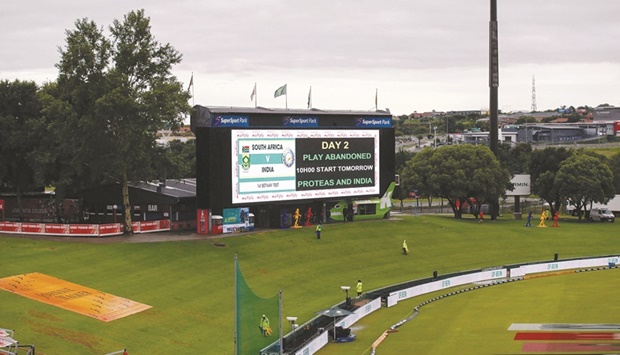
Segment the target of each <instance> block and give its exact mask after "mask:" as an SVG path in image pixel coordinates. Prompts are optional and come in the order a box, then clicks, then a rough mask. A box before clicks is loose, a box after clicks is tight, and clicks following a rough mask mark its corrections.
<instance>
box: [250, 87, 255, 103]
mask: <svg viewBox="0 0 620 355" xmlns="http://www.w3.org/2000/svg"><path fill="white" fill-rule="evenodd" d="M255 95H256V83H254V89H253V90H252V93H251V94H250V101H252V100H254V96H255Z"/></svg>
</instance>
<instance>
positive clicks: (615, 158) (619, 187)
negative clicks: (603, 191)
mask: <svg viewBox="0 0 620 355" xmlns="http://www.w3.org/2000/svg"><path fill="white" fill-rule="evenodd" d="M610 168H611V170H612V171H613V173H614V188H615V189H616V193H619V192H620V153H616V154H614V155H612V156H611V157H610Z"/></svg>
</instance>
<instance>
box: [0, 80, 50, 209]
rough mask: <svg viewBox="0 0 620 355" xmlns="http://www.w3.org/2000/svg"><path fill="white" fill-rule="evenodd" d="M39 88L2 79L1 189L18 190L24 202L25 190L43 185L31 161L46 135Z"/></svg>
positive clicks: (0, 129)
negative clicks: (37, 178)
mask: <svg viewBox="0 0 620 355" xmlns="http://www.w3.org/2000/svg"><path fill="white" fill-rule="evenodd" d="M37 90H38V87H37V85H36V84H35V83H34V82H28V81H19V80H15V81H13V82H9V81H7V80H2V81H0V190H5V191H7V190H8V191H11V192H14V193H15V194H16V196H17V200H18V204H20V205H21V196H22V193H23V192H25V191H33V190H34V188H35V186H36V185H39V186H40V184H41V182H40V181H37V180H36V177H35V172H34V168H33V165H32V164H31V161H32V158H33V157H34V156H35V155H36V151H37V149H36V147H37V142H38V141H39V140H40V138H41V137H40V134H42V131H41V130H40V129H38V127H39V126H40V124H39V118H40V110H41V105H40V102H39V99H38V96H37ZM20 208H21V207H20Z"/></svg>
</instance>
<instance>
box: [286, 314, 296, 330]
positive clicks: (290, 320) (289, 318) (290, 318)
mask: <svg viewBox="0 0 620 355" xmlns="http://www.w3.org/2000/svg"><path fill="white" fill-rule="evenodd" d="M286 319H287V320H288V321H289V323H291V330H292V331H293V332H295V329H297V327H296V326H295V321H296V320H297V317H286Z"/></svg>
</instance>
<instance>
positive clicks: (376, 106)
mask: <svg viewBox="0 0 620 355" xmlns="http://www.w3.org/2000/svg"><path fill="white" fill-rule="evenodd" d="M375 111H379V89H375Z"/></svg>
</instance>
